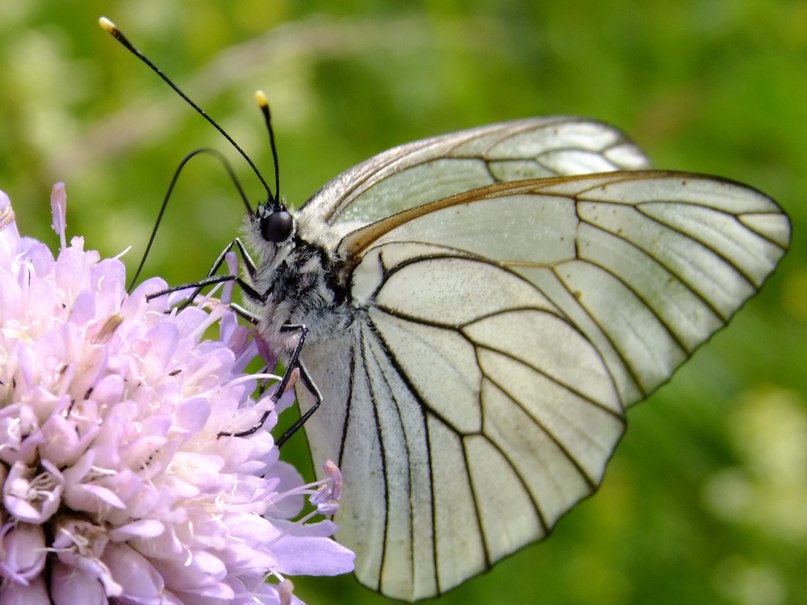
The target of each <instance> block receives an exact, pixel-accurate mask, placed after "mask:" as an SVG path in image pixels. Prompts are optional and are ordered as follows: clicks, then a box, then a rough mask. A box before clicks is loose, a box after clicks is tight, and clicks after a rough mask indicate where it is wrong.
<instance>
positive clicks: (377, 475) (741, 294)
mask: <svg viewBox="0 0 807 605" xmlns="http://www.w3.org/2000/svg"><path fill="white" fill-rule="evenodd" d="M101 25H102V27H104V29H106V30H107V31H109V32H110V33H112V34H113V35H114V36H115V37H116V38H118V40H119V41H121V43H122V44H124V46H126V47H127V48H129V50H131V51H132V52H133V53H134V54H136V55H137V56H138V57H139V58H141V59H142V60H143V61H144V62H146V63H147V64H148V65H149V66H150V67H151V68H152V69H153V70H154V71H155V72H156V73H158V74H159V75H160V76H161V77H162V78H163V79H164V80H165V81H166V82H167V83H168V84H169V85H170V86H171V87H172V88H173V89H174V90H175V91H177V93H178V94H180V96H182V97H183V98H184V99H185V100H186V101H187V102H188V103H189V104H191V105H192V106H193V107H194V108H195V109H196V110H197V111H198V112H199V113H201V114H202V115H203V116H204V117H205V118H206V119H208V121H209V122H211V124H213V126H215V127H216V128H217V129H218V130H219V131H220V132H221V133H222V134H223V135H224V136H225V138H227V140H228V141H229V142H230V143H231V144H233V145H234V146H235V148H236V149H237V150H238V151H239V152H240V153H241V154H242V155H244V157H245V158H246V160H247V161H248V162H249V163H250V165H251V166H252V167H253V169H254V170H255V172H256V174H258V176H259V177H260V174H259V173H258V172H257V169H255V167H254V165H253V164H252V162H251V160H249V158H248V157H246V155H245V154H243V152H242V151H241V149H240V148H239V147H238V146H237V145H236V144H235V142H234V141H233V140H232V139H231V138H230V137H229V135H227V134H226V133H225V132H224V131H223V130H222V129H221V128H220V127H219V126H218V125H217V124H216V123H215V122H213V121H212V119H210V118H209V117H208V116H207V115H206V114H205V113H204V112H203V111H202V110H201V109H200V108H199V107H198V106H196V105H195V104H194V103H193V102H192V101H191V100H190V99H189V98H188V97H187V96H186V95H185V94H184V93H182V91H180V90H179V89H178V88H177V87H176V86H175V85H174V84H173V83H172V82H171V81H170V80H169V79H168V78H167V77H166V76H165V75H164V74H162V72H161V71H160V70H159V69H158V68H157V67H156V66H154V64H153V63H151V62H150V61H149V60H148V59H147V58H145V57H144V56H143V55H142V53H140V51H138V50H137V49H135V48H134V47H133V46H132V45H131V43H129V42H128V40H126V39H125V38H124V37H123V35H122V34H121V33H120V32H119V31H118V30H117V29H116V28H115V27H114V25H113V24H112V23H111V22H109V21H108V20H106V19H102V20H101ZM261 98H262V97H259V105H261V107H262V109H263V110H264V115H265V117H266V121H267V124H269V114H268V107H267V106H266V104H265V99H264V100H263V101H261ZM270 135H271V128H270ZM272 149H273V152H275V148H274V141H273V145H272ZM189 157H190V156H189ZM175 178H176V177H175ZM260 178H261V180H263V179H262V177H260ZM264 184H265V183H264ZM172 186H173V185H172ZM267 191H268V187H267ZM169 193H170V192H169ZM247 207H248V208H249V205H248V204H247ZM243 230H244V236H245V240H246V243H247V248H249V249H251V250H252V251H253V252H254V260H253V259H252V257H250V256H249V254H248V253H247V252H246V250H244V248H243V245H242V244H241V242H240V240H235V241H234V244H233V245H235V244H237V245H238V248H239V249H240V250H241V251H242V255H243V256H244V257H245V260H246V261H247V263H246V265H247V272H246V275H245V276H244V278H243V279H240V278H239V280H238V281H239V283H240V284H242V289H243V291H244V294H245V305H246V307H247V311H248V314H249V315H250V316H251V317H252V318H253V319H254V323H255V324H256V329H257V331H258V333H259V335H260V338H261V340H263V341H264V342H265V343H266V344H268V345H269V347H270V348H271V349H273V350H275V351H279V352H280V353H281V355H282V356H283V357H284V358H285V360H286V361H287V362H288V363H289V366H290V367H296V368H298V369H299V370H300V376H301V380H299V381H298V382H297V385H296V387H295V390H296V396H297V400H298V402H299V406H300V411H301V420H300V422H299V423H298V426H299V425H303V426H304V428H305V432H306V435H307V437H308V442H309V446H310V449H311V453H312V457H313V459H314V462H315V467H316V468H318V469H321V468H323V467H324V463H325V461H326V460H333V461H335V462H336V463H337V465H338V466H339V467H340V468H341V471H342V474H343V491H342V500H341V505H340V508H339V511H338V512H337V513H336V515H335V521H336V522H337V524H338V525H339V528H340V529H339V531H338V533H337V534H336V538H337V539H338V540H339V541H340V542H342V543H343V544H345V545H346V546H348V547H350V548H351V549H353V550H354V551H355V552H356V555H357V557H356V569H355V573H356V576H357V578H358V579H359V580H360V581H361V582H362V583H363V584H365V585H367V586H369V587H370V588H372V589H374V590H377V591H380V592H382V593H384V594H386V595H390V596H392V597H396V598H400V599H407V600H417V599H422V598H427V597H432V596H435V595H438V594H441V593H443V592H446V591H447V590H449V589H451V588H453V587H455V586H457V585H458V584H460V583H462V582H463V581H465V580H466V579H468V578H470V577H472V576H474V575H476V574H478V573H480V572H483V571H485V570H487V569H489V568H490V567H491V566H492V565H493V564H495V563H496V562H497V561H498V560H500V559H502V558H503V557H505V556H507V555H508V554H510V553H512V552H514V551H516V550H518V549H519V548H521V547H523V546H525V545H526V544H529V543H531V542H535V541H537V540H541V539H542V538H545V537H547V536H548V534H549V533H550V531H551V529H552V528H553V526H554V525H555V524H556V523H557V521H558V520H559V519H560V518H561V517H562V516H563V515H564V514H565V513H566V512H568V511H569V510H570V509H571V508H572V507H574V505H575V504H577V503H578V502H579V501H580V500H582V499H583V498H585V497H586V496H588V495H590V494H591V493H592V492H593V491H594V490H595V489H596V488H597V486H598V485H599V484H600V482H601V481H602V479H603V474H604V472H605V466H606V464H607V462H608V460H609V458H610V457H611V454H612V453H613V450H614V448H615V446H616V444H617V443H618V442H619V440H620V438H621V437H622V434H623V432H624V430H625V412H626V410H627V409H628V408H629V407H630V406H632V405H633V404H635V403H637V402H639V401H642V400H643V399H645V398H647V397H648V396H649V395H650V394H651V393H652V392H653V391H654V390H655V389H657V388H658V387H659V386H660V385H662V384H663V383H664V382H666V381H667V380H669V379H670V377H671V376H672V374H673V373H674V372H675V370H676V369H677V368H678V367H679V366H680V365H681V364H682V363H684V362H685V361H686V360H687V359H688V358H689V357H690V356H691V355H692V353H693V352H694V351H695V350H696V349H697V348H698V347H699V346H700V345H701V344H703V343H704V342H705V341H706V340H708V339H709V337H710V336H711V335H712V334H714V333H715V332H716V331H717V330H719V329H720V328H722V327H723V326H725V325H726V323H727V322H728V321H729V320H730V319H731V317H732V316H733V315H734V313H735V312H736V311H737V310H738V309H739V308H740V307H741V306H742V305H743V303H744V302H745V301H746V300H747V299H748V298H749V297H751V296H752V295H753V294H754V293H755V292H756V291H757V290H759V288H761V287H762V285H763V283H764V282H765V280H766V279H767V278H768V276H769V275H770V274H771V273H772V272H773V270H774V269H775V267H776V265H777V263H778V262H779V260H780V259H781V258H782V256H783V255H784V253H785V252H786V250H787V247H788V244H789V241H790V224H789V221H788V218H787V216H786V214H785V213H784V211H783V210H782V209H781V208H780V207H779V206H778V205H777V204H776V203H775V202H774V201H773V200H771V199H770V198H769V197H767V196H766V195H764V194H763V193H760V192H759V191H757V190H755V189H752V188H750V187H748V186H746V185H742V184H739V183H736V182H733V181H729V180H725V179H721V178H717V177H712V176H703V175H699V174H692V173H682V172H672V171H663V170H652V169H651V168H650V162H649V160H648V159H647V157H646V156H645V155H644V153H643V152H642V151H641V150H640V149H639V148H638V147H637V146H636V145H635V144H634V143H632V142H631V141H630V140H629V139H627V137H625V135H623V134H622V133H621V132H620V131H618V130H617V129H615V128H613V127H611V126H609V125H607V124H604V123H602V122H597V121H593V120H588V119H583V118H576V117H550V118H534V119H526V120H518V121H512V122H504V123H500V124H493V125H490V126H485V127H481V128H475V129H471V130H465V131H461V132H455V133H451V134H447V135H443V136H438V137H434V138H430V139H425V140H422V141H417V142H414V143H409V144H406V145H402V146H400V147H396V148H394V149H391V150H389V151H386V152H384V153H381V154H380V155H377V156H375V157H373V158H371V159H369V160H367V161H365V162H363V163H361V164H359V165H358V166H356V167H354V168H352V169H350V170H348V171H346V172H344V173H343V174H341V175H339V176H337V177H336V178H334V179H333V180H332V181H330V182H329V183H327V184H326V185H325V186H324V187H322V188H321V189H320V190H319V191H318V192H317V193H316V194H315V195H314V196H313V197H311V198H310V199H309V200H308V201H307V202H306V203H305V204H304V205H303V206H302V207H301V208H300V210H299V211H293V210H291V209H289V208H287V207H286V206H285V205H284V204H283V203H282V202H281V201H280V200H279V199H278V196H277V195H272V193H271V192H269V196H268V200H267V201H266V202H265V203H263V204H262V205H261V206H259V207H258V208H257V209H256V210H255V211H254V212H253V211H251V210H249V211H248V213H247V217H246V219H245V223H244V228H243ZM222 258H223V255H222V256H221V257H220V260H221V259H222ZM218 264H219V265H220V264H221V263H220V261H219V262H218ZM141 266H142V265H141ZM203 283H206V282H204V281H200V282H196V283H195V284H193V285H195V286H198V285H201V284H203ZM209 283H212V281H211V282H209ZM287 377H288V375H287ZM286 380H287V378H284V381H283V382H282V383H281V384H285V383H286ZM303 423H304V424H303ZM248 432H250V431H247V433H248ZM227 434H230V433H227ZM286 436H287V435H284V436H283V437H281V439H279V440H278V443H280V442H281V441H283V440H285V438H286Z"/></svg>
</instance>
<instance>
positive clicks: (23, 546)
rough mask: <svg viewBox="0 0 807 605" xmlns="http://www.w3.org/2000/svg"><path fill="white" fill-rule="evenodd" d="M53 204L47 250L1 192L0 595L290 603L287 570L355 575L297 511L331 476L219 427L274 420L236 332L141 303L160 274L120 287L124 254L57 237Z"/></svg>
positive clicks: (323, 529)
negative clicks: (56, 244)
mask: <svg viewBox="0 0 807 605" xmlns="http://www.w3.org/2000/svg"><path fill="white" fill-rule="evenodd" d="M65 199H66V198H65V194H64V187H63V186H62V185H61V184H58V185H56V186H55V187H54V192H53V196H52V202H53V209H54V218H53V225H54V229H55V230H56V231H57V233H58V234H59V236H60V238H61V247H60V251H59V254H58V256H57V257H56V258H54V256H53V255H52V253H51V252H50V250H49V249H48V248H47V246H45V245H44V244H43V243H41V242H39V241H36V240H34V239H31V238H26V237H20V235H19V233H18V231H17V227H16V223H15V220H14V212H13V210H12V208H11V204H10V202H9V199H8V197H7V196H6V195H5V194H4V193H2V192H0V487H2V494H1V495H0V497H1V498H2V500H1V501H0V601H2V600H3V599H4V598H8V599H10V600H11V601H13V602H23V600H24V602H30V603H50V602H55V603H57V604H60V603H91V604H92V603H106V602H108V600H109V599H111V598H114V599H115V602H118V603H176V604H179V603H195V604H198V603H201V604H204V603H211V604H212V603H230V602H232V603H281V602H284V603H286V602H290V601H292V600H296V597H294V596H293V595H292V594H291V592H290V591H291V587H292V584H291V582H290V581H289V580H288V579H286V578H285V575H286V574H316V575H332V574H338V573H345V572H348V571H350V570H351V569H352V567H353V555H352V553H351V552H350V551H348V550H346V549H345V548H343V547H341V546H339V545H338V544H336V543H335V542H333V541H332V540H331V539H330V538H329V536H330V535H332V534H333V532H334V531H335V526H334V525H333V524H332V523H331V522H330V521H319V522H313V523H303V521H307V520H308V517H305V518H304V519H303V520H302V521H300V520H298V521H297V522H295V521H293V520H292V519H293V518H294V517H295V516H297V515H298V514H299V512H300V508H301V506H302V504H303V498H302V496H303V495H306V494H309V495H310V494H313V495H314V500H313V504H314V506H317V507H319V510H320V511H321V512H322V513H323V514H330V512H332V508H331V506H332V504H333V503H334V500H335V499H337V498H338V490H339V487H338V485H337V483H338V482H339V477H338V469H337V470H334V469H331V470H329V471H328V472H329V474H330V476H331V477H333V479H332V481H331V484H332V487H328V486H327V485H326V486H325V487H323V486H322V485H313V486H304V485H302V479H301V478H300V476H299V474H298V473H297V472H296V471H295V470H294V469H293V468H292V467H291V466H289V465H287V464H286V463H284V462H281V461H279V460H278V450H277V447H275V444H274V441H273V439H272V436H271V434H270V433H269V432H268V431H267V430H259V431H255V432H254V433H253V434H251V435H249V436H247V437H238V438H236V437H223V438H220V437H219V436H218V435H219V433H221V432H222V430H225V431H232V432H236V431H238V430H242V429H243V428H244V427H249V426H252V425H254V423H256V422H258V420H259V419H260V418H262V417H263V416H264V415H265V414H267V413H268V420H267V422H266V428H271V427H272V426H273V425H274V423H275V421H276V419H277V414H276V412H277V409H276V407H275V403H274V402H273V401H272V399H271V397H270V394H271V391H270V392H269V393H267V394H265V395H262V396H260V397H259V398H258V400H257V401H255V400H253V398H252V394H253V392H254V391H255V387H256V385H257V382H258V380H259V379H260V378H262V376H251V375H245V374H243V373H242V371H243V368H244V367H245V366H246V363H247V362H248V360H249V359H250V357H251V356H252V355H254V344H251V342H250V341H249V339H248V338H247V337H246V328H245V327H244V326H242V325H240V324H238V323H237V322H236V321H235V317H234V315H233V314H232V312H231V311H230V310H229V309H228V307H227V305H224V304H212V303H210V304H208V307H209V310H204V309H202V308H200V307H197V306H190V307H188V308H186V309H183V310H181V311H177V310H176V309H173V310H172V309H171V308H170V301H169V300H166V298H167V297H158V298H154V299H151V300H148V299H147V294H149V293H150V292H155V291H158V290H161V289H164V288H165V286H166V285H165V283H164V282H162V281H161V280H156V279H152V280H149V281H146V282H144V283H143V284H141V285H140V286H139V287H138V288H137V289H136V290H135V291H134V292H133V293H132V294H127V292H126V290H125V287H124V283H125V281H124V268H123V265H122V264H121V262H120V261H119V260H117V259H101V258H100V255H99V254H98V253H97V252H94V251H87V250H84V241H83V239H82V238H80V237H74V238H72V240H71V241H70V244H69V245H67V243H66V236H65V224H66V222H65V207H66V202H65ZM217 323H218V325H219V332H220V333H221V337H220V339H219V340H215V341H209V340H204V339H203V335H204V333H205V332H206V331H207V330H208V328H210V327H211V326H213V325H215V324H217ZM323 503H326V504H325V505H323ZM267 576H268V577H269V578H270V579H272V578H274V581H270V582H267V581H266V579H267ZM15 599H16V600H15ZM51 599H52V601H51Z"/></svg>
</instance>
